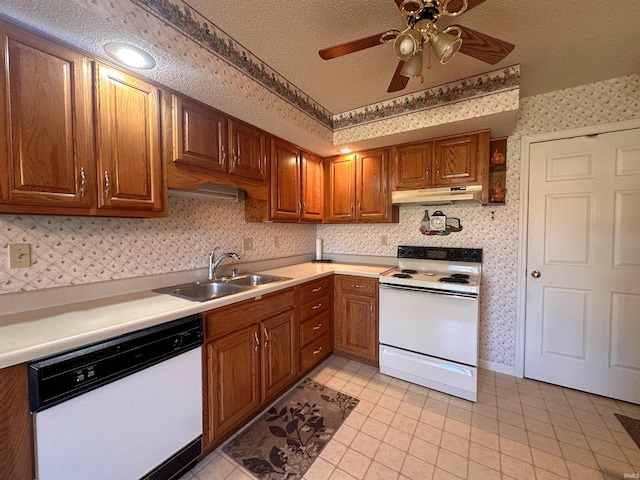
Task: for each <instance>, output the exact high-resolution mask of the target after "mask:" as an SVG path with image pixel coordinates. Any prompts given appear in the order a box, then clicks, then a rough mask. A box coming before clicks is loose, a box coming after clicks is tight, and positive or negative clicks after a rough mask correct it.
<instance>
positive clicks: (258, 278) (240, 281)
mask: <svg viewBox="0 0 640 480" xmlns="http://www.w3.org/2000/svg"><path fill="white" fill-rule="evenodd" d="M281 280H288V278H284V277H276V276H274V275H260V274H253V275H243V276H241V277H236V278H232V279H230V280H228V284H233V285H242V286H245V287H257V286H259V285H266V284H268V283H273V282H279V281H281Z"/></svg>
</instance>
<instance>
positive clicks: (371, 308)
mask: <svg viewBox="0 0 640 480" xmlns="http://www.w3.org/2000/svg"><path fill="white" fill-rule="evenodd" d="M369 313H370V314H371V315H373V303H372V304H371V305H369Z"/></svg>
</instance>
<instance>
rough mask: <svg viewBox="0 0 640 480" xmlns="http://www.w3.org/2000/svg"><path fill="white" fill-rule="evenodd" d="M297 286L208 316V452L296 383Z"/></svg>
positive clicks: (205, 399)
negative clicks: (295, 306)
mask: <svg viewBox="0 0 640 480" xmlns="http://www.w3.org/2000/svg"><path fill="white" fill-rule="evenodd" d="M294 300H295V291H294V289H293V288H288V289H286V290H281V291H279V292H275V293H272V294H268V295H264V296H262V297H256V298H254V299H250V300H245V301H243V302H239V303H234V304H232V305H229V306H226V307H221V308H218V309H215V310H211V311H209V312H205V314H204V319H205V321H204V328H205V343H204V349H203V352H204V353H203V355H204V372H203V391H204V397H203V409H204V447H203V449H204V451H205V453H207V452H210V451H211V450H213V448H215V447H216V446H217V445H219V444H220V443H221V442H222V441H223V440H224V439H225V438H227V437H228V436H229V435H231V434H232V433H233V432H234V431H235V430H237V429H238V428H239V427H240V426H241V425H242V424H243V423H246V422H247V421H248V420H249V419H250V418H251V416H252V415H253V414H255V413H257V412H258V411H259V410H260V409H261V408H263V407H264V406H265V405H266V404H267V403H269V402H271V401H272V400H273V399H274V398H275V397H276V396H278V395H280V394H281V393H282V392H284V391H285V390H286V389H287V388H289V387H290V386H291V384H292V383H293V382H294V381H295V380H296V379H297V373H298V369H297V363H298V362H297V358H296V355H297V350H296V348H295V346H296V342H295V339H296V330H295V329H296V324H297V322H296V309H295V308H294Z"/></svg>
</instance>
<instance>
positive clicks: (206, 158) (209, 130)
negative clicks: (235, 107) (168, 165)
mask: <svg viewBox="0 0 640 480" xmlns="http://www.w3.org/2000/svg"><path fill="white" fill-rule="evenodd" d="M173 109H174V112H175V113H174V126H173V132H174V145H175V158H174V161H175V162H177V163H179V164H181V165H186V166H189V167H194V168H197V169H199V170H204V171H205V172H207V171H213V172H223V173H226V172H227V168H228V166H227V165H228V162H227V158H228V155H227V150H228V147H227V117H226V116H224V115H223V114H222V113H220V112H218V111H217V110H214V109H212V108H208V107H206V106H204V105H202V104H200V103H198V102H194V101H191V100H189V99H187V98H183V97H179V96H177V95H173Z"/></svg>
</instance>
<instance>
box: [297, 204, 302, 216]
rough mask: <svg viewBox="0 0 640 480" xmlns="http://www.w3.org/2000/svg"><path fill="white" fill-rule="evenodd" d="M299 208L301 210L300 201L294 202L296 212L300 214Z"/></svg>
mask: <svg viewBox="0 0 640 480" xmlns="http://www.w3.org/2000/svg"><path fill="white" fill-rule="evenodd" d="M301 210H302V202H298V203H297V204H296V214H298V215H300V211H301Z"/></svg>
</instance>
